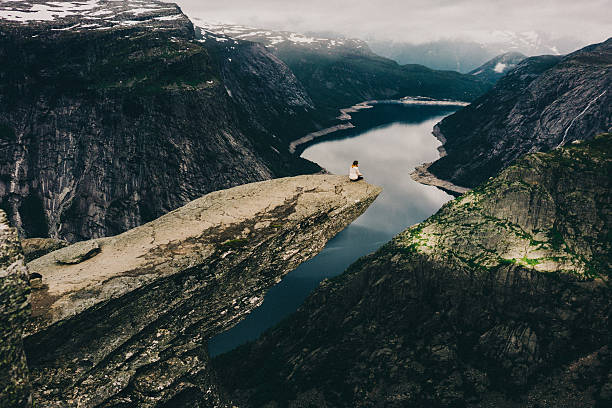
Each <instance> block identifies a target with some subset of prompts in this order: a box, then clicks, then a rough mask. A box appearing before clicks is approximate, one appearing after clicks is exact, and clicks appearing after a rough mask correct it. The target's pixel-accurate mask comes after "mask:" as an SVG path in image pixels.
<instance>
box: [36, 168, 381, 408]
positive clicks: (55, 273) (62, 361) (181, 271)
mask: <svg viewBox="0 0 612 408" xmlns="http://www.w3.org/2000/svg"><path fill="white" fill-rule="evenodd" d="M380 191H381V190H380V188H378V187H375V186H372V185H369V184H367V183H365V182H359V183H352V182H349V181H348V179H347V178H346V177H345V176H330V175H317V176H299V177H293V178H282V179H276V180H271V181H265V182H259V183H253V184H247V185H243V186H239V187H234V188H232V189H228V190H223V191H217V192H214V193H210V194H208V195H206V196H204V197H202V198H199V199H197V200H195V201H193V202H190V203H189V204H187V205H186V206H184V207H181V208H179V209H177V210H174V211H172V212H170V213H168V214H166V215H164V216H162V217H161V218H159V219H157V220H155V221H152V222H150V223H147V224H145V225H142V226H140V227H137V228H135V229H132V230H129V231H127V232H125V233H123V234H120V235H118V236H115V237H110V238H101V239H97V240H92V241H84V242H79V243H76V244H73V245H71V246H68V247H66V248H62V249H60V250H58V251H55V252H52V253H49V254H47V255H45V256H43V257H41V258H38V259H36V260H34V261H32V262H30V263H28V268H29V270H30V273H32V274H34V273H39V274H40V275H42V287H41V288H39V289H35V290H33V292H32V296H31V303H32V319H31V320H30V321H29V322H28V324H27V326H26V328H25V330H24V332H25V333H24V335H25V338H24V344H25V350H26V355H27V359H28V366H29V370H30V378H31V382H32V385H33V390H34V399H35V400H36V401H37V403H38V404H40V405H41V406H50V405H53V406H79V407H93V406H103V407H110V406H138V407H153V406H156V407H176V406H224V402H223V400H222V398H221V397H220V395H219V393H218V391H217V385H216V381H215V379H214V374H213V373H212V372H211V370H210V367H209V361H208V352H207V344H206V343H207V340H208V339H209V338H210V337H212V336H214V335H215V334H218V333H219V332H221V331H223V330H226V329H227V328H229V327H231V326H232V325H234V324H235V323H237V322H238V321H239V320H241V319H242V318H243V317H244V316H245V315H246V314H248V313H249V312H250V311H251V310H253V309H254V308H255V307H257V306H258V305H260V304H261V302H262V301H263V296H264V293H265V291H266V290H267V289H269V288H270V287H271V286H272V285H274V284H275V283H277V282H279V281H280V279H281V277H282V276H283V275H285V274H286V273H288V272H289V271H291V270H293V269H294V268H295V267H296V266H297V265H298V264H299V263H301V262H303V261H305V260H307V259H309V258H311V257H313V256H314V255H315V254H316V253H317V252H319V251H320V250H321V249H322V248H323V246H324V245H325V243H326V242H327V240H329V239H330V238H331V237H332V236H334V235H335V234H336V233H337V232H339V231H340V230H342V229H343V228H344V227H346V226H347V225H348V224H349V223H350V222H352V221H353V220H354V219H355V218H357V217H358V216H359V215H360V214H361V213H362V212H363V211H365V209H366V208H367V207H368V206H369V205H370V204H371V203H372V202H373V201H374V199H375V198H376V197H377V196H378V194H379V193H380Z"/></svg>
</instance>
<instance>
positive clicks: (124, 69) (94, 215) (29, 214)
mask: <svg viewBox="0 0 612 408" xmlns="http://www.w3.org/2000/svg"><path fill="white" fill-rule="evenodd" d="M229 51H231V54H229ZM0 56H1V59H2V61H3V62H2V64H0V208H3V209H4V210H6V212H7V213H8V215H9V219H10V220H11V223H12V224H13V225H14V226H16V227H17V228H18V229H19V232H20V235H21V236H25V237H46V236H50V237H54V238H63V239H67V240H69V241H71V242H74V241H78V240H83V239H89V238H96V237H102V236H108V235H114V234H118V233H120V232H123V231H125V230H127V229H130V228H133V227H135V226H137V225H140V224H143V223H145V222H147V221H150V220H153V219H155V218H157V217H159V216H161V215H162V214H164V213H167V212H169V211H171V210H173V209H175V208H177V207H180V206H181V205H183V204H185V203H187V202H189V201H191V200H193V199H195V198H197V197H199V196H201V195H203V194H205V193H208V192H211V191H214V190H218V189H222V188H227V187H231V186H235V185H238V184H244V183H248V182H254V181H259V180H264V179H270V178H273V177H279V176H287V175H294V174H299V173H309V172H316V171H319V170H320V169H319V167H318V166H316V165H314V164H313V163H310V162H307V161H305V160H302V159H300V158H298V157H296V156H294V155H292V154H290V153H289V152H288V143H289V141H291V140H292V139H294V138H296V133H297V134H298V135H299V134H301V133H302V132H303V133H306V130H309V129H311V128H313V127H314V124H313V123H312V121H311V120H310V119H309V117H310V115H311V112H312V111H313V110H314V107H313V103H312V100H311V99H310V98H309V97H308V95H307V93H306V91H305V90H304V88H303V87H302V85H301V84H300V83H299V81H298V80H297V79H296V78H295V76H294V75H293V74H292V73H291V71H290V70H289V68H287V66H286V65H285V64H284V63H282V62H281V61H280V60H279V59H278V58H276V57H275V56H273V55H272V54H271V53H269V52H268V51H267V50H266V49H265V48H264V47H263V46H261V45H260V44H257V43H252V42H245V41H234V42H233V43H232V49H231V50H228V49H226V47H225V46H223V44H221V43H217V42H212V41H206V42H203V41H201V40H200V39H198V38H196V33H195V30H194V27H193V25H192V23H191V21H190V20H189V19H188V18H187V17H186V16H185V15H184V14H183V13H182V12H181V10H180V9H179V8H178V7H177V6H176V5H174V4H170V3H165V2H157V1H147V2H140V1H136V0H130V1H125V2H98V1H91V2H84V3H75V2H62V1H56V2H38V1H29V2H8V3H7V2H4V3H2V4H1V5H0ZM303 129H304V130H303Z"/></svg>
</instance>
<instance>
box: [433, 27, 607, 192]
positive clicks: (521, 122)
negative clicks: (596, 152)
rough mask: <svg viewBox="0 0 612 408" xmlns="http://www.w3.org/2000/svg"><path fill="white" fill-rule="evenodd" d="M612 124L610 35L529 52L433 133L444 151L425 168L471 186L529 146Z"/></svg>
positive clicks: (544, 147) (563, 141) (549, 145)
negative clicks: (565, 48) (563, 52)
mask: <svg viewBox="0 0 612 408" xmlns="http://www.w3.org/2000/svg"><path fill="white" fill-rule="evenodd" d="M611 130H612V39H609V40H607V41H605V42H603V43H600V44H594V45H590V46H588V47H585V48H583V49H581V50H579V51H576V52H574V53H572V54H569V55H567V56H565V57H558V56H550V55H549V56H541V57H533V58H527V59H525V60H524V61H522V62H521V63H520V64H519V65H518V66H517V67H516V68H515V69H513V70H512V71H510V72H508V73H507V74H506V75H505V76H504V77H503V78H502V79H501V80H500V81H499V82H497V84H496V85H495V87H494V88H493V89H492V90H491V91H489V92H488V93H486V94H485V95H483V96H482V97H480V98H478V99H477V100H475V101H474V102H472V104H470V105H469V106H467V107H465V108H463V109H461V110H460V111H458V112H456V113H454V114H453V115H451V116H449V117H447V118H445V119H444V120H442V121H441V122H440V123H439V124H438V125H437V126H436V128H435V129H434V134H435V135H436V136H437V137H438V138H439V139H440V141H441V142H442V143H443V144H444V153H445V155H444V157H441V158H440V159H439V160H438V161H436V162H434V163H433V164H432V165H431V166H430V167H429V171H430V172H431V173H433V174H434V175H435V176H437V177H438V178H441V179H444V180H449V181H451V182H452V183H454V184H457V185H459V186H465V187H474V186H476V185H478V184H480V183H482V182H483V181H485V180H487V179H488V178H489V177H491V176H495V175H496V174H497V173H498V172H499V171H500V170H501V169H503V168H505V167H507V166H508V165H510V164H511V163H512V162H513V161H514V160H516V159H517V158H519V157H521V156H523V155H524V154H526V153H530V152H535V151H548V150H550V149H554V148H557V147H559V146H564V145H567V144H569V143H571V142H572V141H574V140H577V139H591V138H593V137H594V136H595V135H596V134H598V133H602V132H610V131H611Z"/></svg>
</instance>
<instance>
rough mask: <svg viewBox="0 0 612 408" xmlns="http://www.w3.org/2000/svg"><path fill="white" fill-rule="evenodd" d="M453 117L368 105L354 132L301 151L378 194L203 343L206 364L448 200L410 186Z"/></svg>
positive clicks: (436, 110)
mask: <svg viewBox="0 0 612 408" xmlns="http://www.w3.org/2000/svg"><path fill="white" fill-rule="evenodd" d="M453 111H454V110H452V108H451V109H449V107H448V106H445V107H435V106H403V105H397V104H393V105H392V104H388V105H375V106H374V108H372V109H368V110H365V111H361V112H358V113H356V114H353V120H352V123H353V124H355V125H356V126H357V129H351V130H347V131H341V132H336V133H335V134H333V135H330V137H327V138H325V140H323V141H321V142H319V143H316V144H313V145H311V146H309V147H308V148H306V149H305V150H304V152H303V153H302V157H304V158H306V159H309V160H312V161H314V162H316V163H318V164H319V165H320V166H322V167H324V168H325V169H327V170H328V171H330V172H331V173H334V174H348V170H349V167H350V165H351V163H352V162H353V160H359V170H360V171H361V172H362V173H363V174H364V175H365V178H366V180H367V181H368V182H369V183H372V184H377V185H379V186H382V187H383V192H382V193H381V195H380V196H379V197H378V198H377V199H376V201H375V202H374V204H372V205H371V206H370V208H368V210H367V211H366V212H365V213H364V214H363V215H362V216H361V217H359V218H358V219H357V220H356V221H354V222H353V223H352V224H351V225H349V226H348V227H347V228H346V229H345V230H344V231H342V232H340V233H339V234H338V235H336V237H334V238H333V239H331V240H330V241H329V242H328V243H327V246H326V247H325V248H324V249H323V251H321V253H319V254H318V255H317V256H316V257H314V258H313V259H311V260H310V261H308V262H305V263H303V264H301V265H300V266H299V267H298V268H297V269H296V270H295V271H293V272H291V273H290V274H288V275H287V276H285V277H284V278H283V280H282V281H281V282H280V283H279V284H278V285H276V286H274V287H273V288H272V289H270V290H269V291H268V293H267V294H266V296H265V299H264V303H263V304H262V305H261V306H260V307H259V308H257V309H255V310H254V311H253V312H252V313H251V314H250V315H248V316H247V317H246V318H245V320H243V321H242V322H240V323H239V324H237V325H236V326H234V327H233V328H232V329H231V330H228V331H226V332H224V333H221V334H220V335H218V336H216V337H214V338H213V339H211V340H210V342H209V351H210V354H211V356H215V355H218V354H220V353H224V352H226V351H229V350H231V349H233V348H235V347H237V346H239V345H241V344H243V343H246V342H247V341H250V340H254V339H256V338H257V337H259V335H260V334H261V333H263V332H264V331H265V330H266V329H268V328H269V327H272V326H274V325H275V324H277V323H278V322H279V321H281V320H282V319H283V318H284V317H286V316H287V315H289V314H290V313H292V312H294V311H295V310H296V309H297V308H298V307H299V306H300V304H302V303H303V301H304V299H305V298H306V297H307V296H308V294H310V292H312V291H313V289H315V288H316V287H317V286H318V285H319V283H320V282H321V281H322V280H323V279H325V278H330V277H333V276H336V275H339V274H340V273H342V272H343V271H344V270H345V269H346V268H347V267H348V266H349V265H350V264H351V263H353V262H354V261H355V260H357V259H358V258H359V257H361V256H363V255H366V254H368V253H370V252H372V251H375V250H376V249H377V248H379V247H380V246H381V245H383V244H384V243H385V242H387V241H389V240H390V239H391V238H392V237H393V236H394V235H396V234H397V233H398V232H400V231H402V230H404V229H405V228H406V227H408V226H410V225H413V224H416V223H418V222H421V221H423V220H424V219H426V218H427V217H429V216H430V215H432V214H433V213H435V212H436V211H437V210H438V209H439V208H440V207H441V206H442V204H444V203H445V202H447V201H448V200H450V199H452V197H451V196H450V195H448V194H446V193H444V192H442V191H441V190H438V189H437V188H435V187H430V186H424V185H422V184H419V183H416V182H415V181H413V180H412V179H411V178H410V173H411V172H412V170H413V169H414V168H415V166H418V165H419V164H421V163H423V162H429V161H433V160H435V159H437V158H438V151H437V147H438V146H439V145H440V142H438V141H437V140H436V139H435V138H434V137H433V136H432V134H431V130H432V128H433V126H434V125H435V124H436V123H437V122H439V121H440V120H441V119H442V118H443V117H444V116H447V115H449V114H450V113H452V112H453Z"/></svg>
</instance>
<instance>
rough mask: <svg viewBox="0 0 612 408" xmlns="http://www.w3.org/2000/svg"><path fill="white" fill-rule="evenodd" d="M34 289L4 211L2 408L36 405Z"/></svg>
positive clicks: (0, 252) (0, 241)
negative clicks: (30, 344)
mask: <svg viewBox="0 0 612 408" xmlns="http://www.w3.org/2000/svg"><path fill="white" fill-rule="evenodd" d="M29 292H30V285H29V282H28V271H27V269H26V267H25V262H24V258H23V253H22V250H21V244H20V243H19V238H18V237H17V231H16V230H15V229H14V228H11V227H10V226H9V223H8V219H7V217H6V214H5V213H4V211H2V210H0V384H1V385H0V407H3V408H4V407H6V408H9V407H10V408H18V407H27V406H30V405H31V404H32V397H31V392H32V390H31V388H30V383H29V378H28V368H27V363H26V357H25V354H24V352H23V340H22V335H23V328H24V327H25V325H26V322H27V321H28V318H29V315H30V302H29V298H28V295H29Z"/></svg>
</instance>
